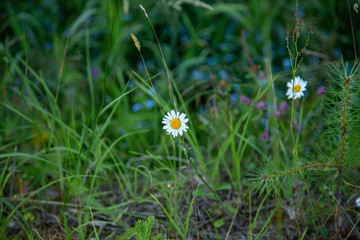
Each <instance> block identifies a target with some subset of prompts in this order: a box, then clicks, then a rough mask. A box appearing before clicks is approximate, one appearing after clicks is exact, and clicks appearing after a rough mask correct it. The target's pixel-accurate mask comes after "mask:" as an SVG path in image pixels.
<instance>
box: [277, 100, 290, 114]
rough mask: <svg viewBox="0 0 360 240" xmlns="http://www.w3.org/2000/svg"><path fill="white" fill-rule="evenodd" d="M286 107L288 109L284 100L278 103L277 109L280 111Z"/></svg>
mask: <svg viewBox="0 0 360 240" xmlns="http://www.w3.org/2000/svg"><path fill="white" fill-rule="evenodd" d="M287 109H288V105H287V103H286V102H285V101H284V102H282V103H280V105H279V111H280V113H282V112H284V111H286V110H287Z"/></svg>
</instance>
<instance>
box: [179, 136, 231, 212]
mask: <svg viewBox="0 0 360 240" xmlns="http://www.w3.org/2000/svg"><path fill="white" fill-rule="evenodd" d="M182 139H183V144H184V151H185V156H186V160H187V162H188V167H189V168H190V164H191V166H192V167H193V168H194V170H195V171H196V173H197V176H198V177H199V178H200V179H201V181H202V182H203V183H204V184H205V186H206V187H207V188H208V189H209V190H210V191H211V193H212V194H213V195H214V197H215V199H216V200H217V201H218V202H219V203H220V204H221V206H222V207H223V208H224V209H225V210H226V211H227V212H228V211H229V210H227V208H226V207H225V205H224V203H223V202H222V201H221V199H220V197H219V195H217V193H216V192H215V191H214V189H213V188H212V187H210V185H209V184H208V183H207V182H206V180H205V179H204V177H203V176H202V174H201V172H200V170H198V168H197V167H196V165H195V163H194V162H192V161H191V159H190V158H189V154H188V152H187V147H186V143H185V138H184V136H182Z"/></svg>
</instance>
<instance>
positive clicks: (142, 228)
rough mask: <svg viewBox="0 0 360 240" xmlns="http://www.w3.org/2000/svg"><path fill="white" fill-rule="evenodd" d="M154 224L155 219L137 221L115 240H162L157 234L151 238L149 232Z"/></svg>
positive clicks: (151, 217)
mask: <svg viewBox="0 0 360 240" xmlns="http://www.w3.org/2000/svg"><path fill="white" fill-rule="evenodd" d="M154 223H155V217H154V216H149V217H148V218H147V220H146V221H143V220H138V221H137V222H136V224H135V226H134V227H132V228H130V229H129V230H127V231H126V232H124V233H123V234H121V235H120V236H118V237H117V238H116V240H126V239H131V238H132V237H135V239H136V240H160V239H163V236H162V234H161V233H160V234H158V235H156V236H154V237H151V230H152V228H153V226H154Z"/></svg>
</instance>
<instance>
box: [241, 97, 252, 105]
mask: <svg viewBox="0 0 360 240" xmlns="http://www.w3.org/2000/svg"><path fill="white" fill-rule="evenodd" d="M239 101H240V103H245V104H246V105H247V106H250V104H251V103H252V100H251V99H249V98H248V97H247V96H245V95H241V96H240V99H239Z"/></svg>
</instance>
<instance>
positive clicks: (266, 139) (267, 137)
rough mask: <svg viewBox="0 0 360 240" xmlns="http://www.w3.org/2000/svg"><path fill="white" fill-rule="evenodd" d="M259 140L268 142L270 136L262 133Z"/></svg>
mask: <svg viewBox="0 0 360 240" xmlns="http://www.w3.org/2000/svg"><path fill="white" fill-rule="evenodd" d="M260 138H261V140H263V141H269V140H270V134H269V133H268V132H263V133H262V134H261V136H260Z"/></svg>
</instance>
